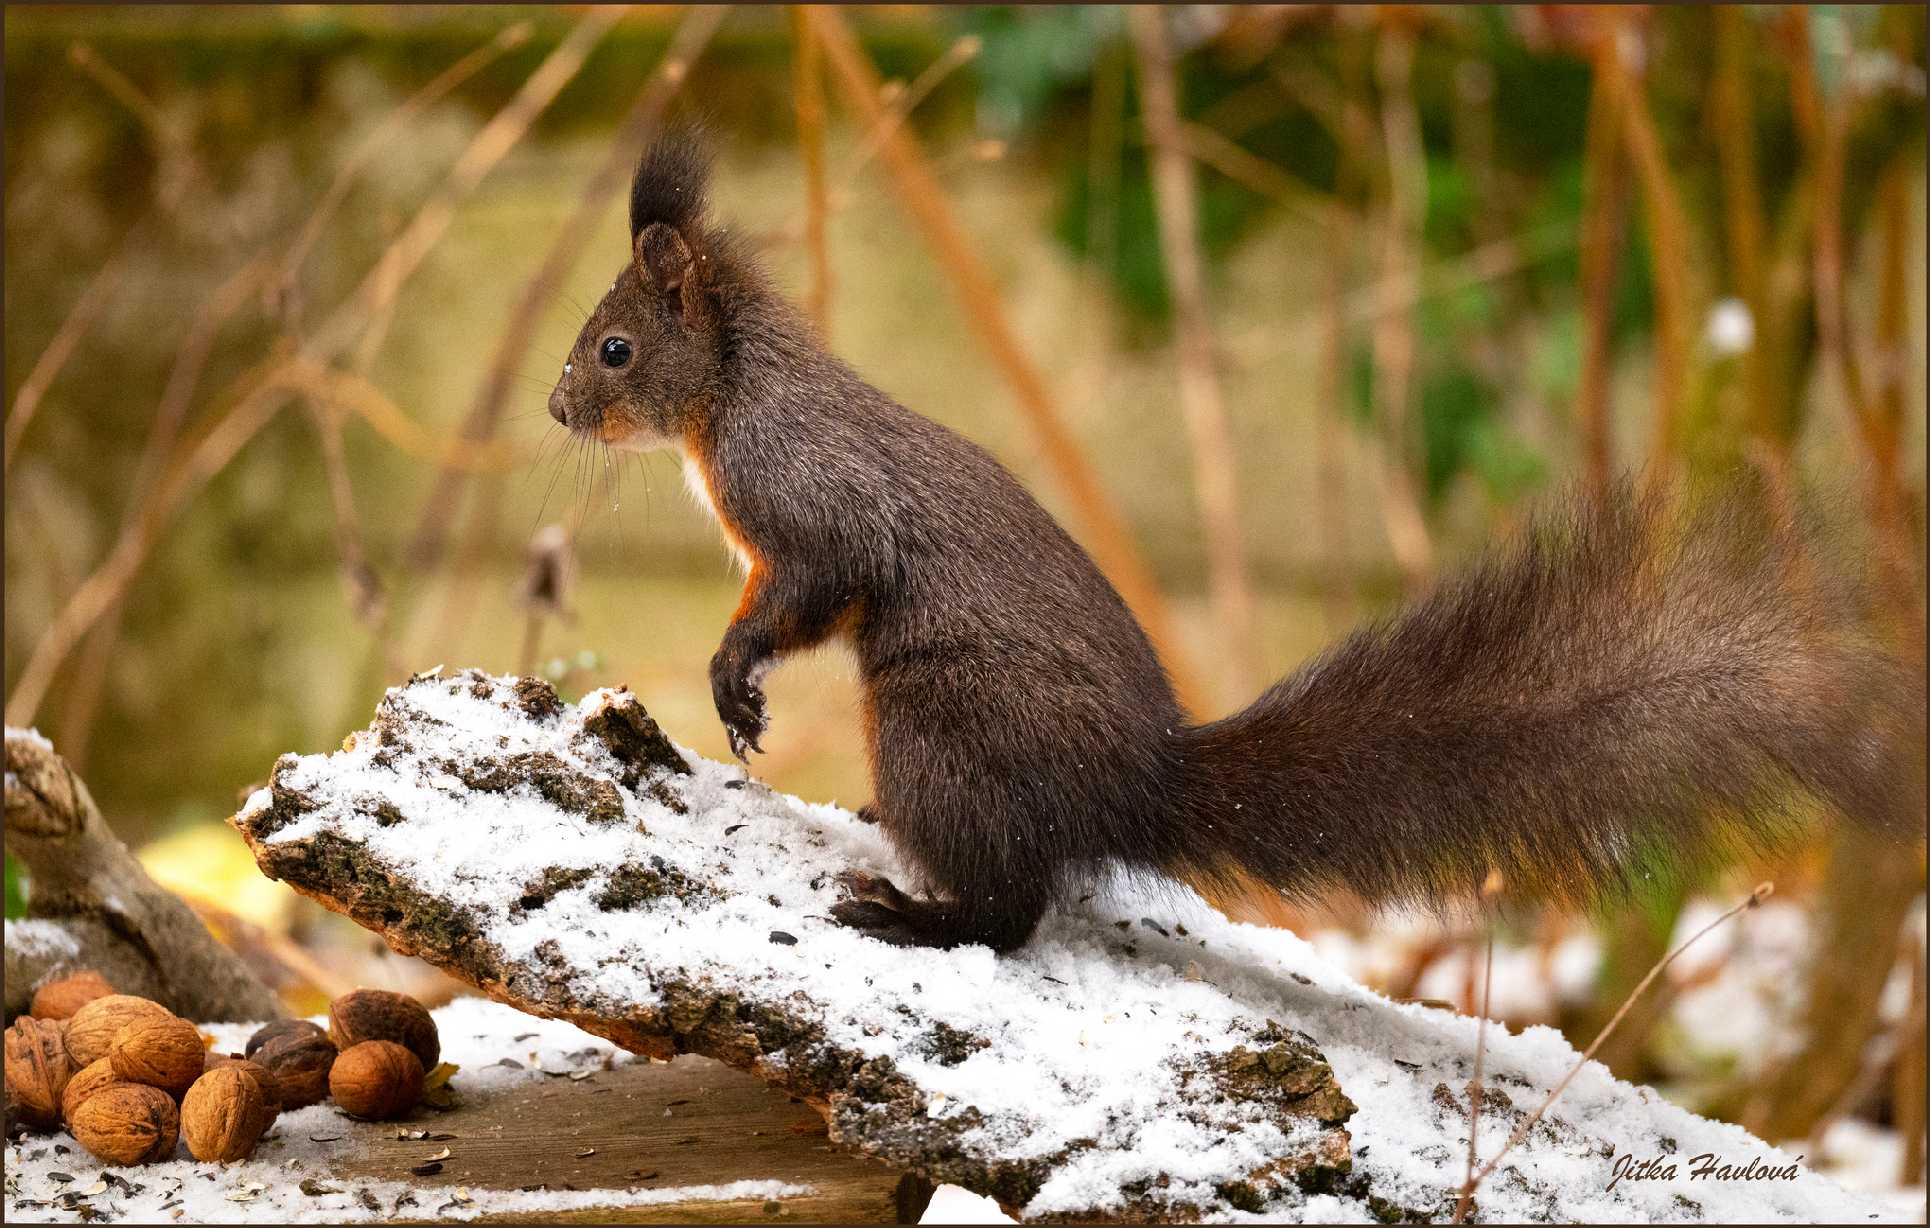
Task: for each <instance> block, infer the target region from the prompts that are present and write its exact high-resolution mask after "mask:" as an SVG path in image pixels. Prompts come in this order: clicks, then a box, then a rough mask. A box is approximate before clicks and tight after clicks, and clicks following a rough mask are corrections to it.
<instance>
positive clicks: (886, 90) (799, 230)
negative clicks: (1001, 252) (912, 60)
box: [757, 5, 1005, 245]
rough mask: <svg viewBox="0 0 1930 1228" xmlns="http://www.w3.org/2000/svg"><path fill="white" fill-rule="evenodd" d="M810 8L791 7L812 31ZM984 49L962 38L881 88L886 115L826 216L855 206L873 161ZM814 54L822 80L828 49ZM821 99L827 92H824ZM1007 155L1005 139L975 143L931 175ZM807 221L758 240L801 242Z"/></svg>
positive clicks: (862, 144) (870, 131)
mask: <svg viewBox="0 0 1930 1228" xmlns="http://www.w3.org/2000/svg"><path fill="white" fill-rule="evenodd" d="M806 7H808V6H806V5H792V6H791V12H792V16H793V18H794V19H795V20H796V21H798V22H799V23H801V24H802V25H803V26H804V27H805V28H807V29H808V28H809V23H808V20H807V19H806V18H805V17H804V16H803V10H804V9H805V8H806ZM982 45H983V44H982V43H981V41H980V39H979V38H978V36H977V35H975V34H967V35H963V36H961V37H960V38H958V39H957V40H956V41H954V42H953V43H952V45H951V46H950V47H947V48H946V49H945V51H944V53H943V54H942V55H940V56H939V57H938V58H937V59H936V60H933V61H932V62H931V63H930V64H927V65H926V66H925V69H924V71H923V72H921V73H919V74H918V76H917V77H916V78H915V79H913V81H912V83H911V84H910V85H904V84H903V83H902V82H899V81H896V80H893V81H886V82H884V83H883V84H882V85H880V86H879V87H878V100H879V102H880V103H881V104H883V106H884V112H883V114H882V115H881V116H880V117H879V119H878V122H876V123H875V124H872V125H871V126H870V127H869V128H867V129H866V130H865V133H864V136H863V138H862V139H861V140H860V141H859V143H858V152H857V153H856V154H855V155H854V156H853V157H852V158H851V161H850V162H849V163H847V164H846V166H845V168H844V174H843V175H842V176H840V177H839V179H838V182H837V184H836V186H834V187H831V188H829V189H827V190H826V192H825V204H824V208H825V214H826V216H827V217H829V216H835V215H837V214H839V213H842V212H844V210H846V209H848V208H849V207H850V206H851V204H852V202H853V201H854V200H855V199H856V196H855V191H856V188H857V186H858V178H859V176H861V175H863V174H864V170H865V168H866V167H867V166H870V165H871V160H872V158H874V157H876V156H877V153H878V149H879V147H880V146H882V145H883V144H884V142H885V141H886V140H887V139H888V138H889V137H890V136H891V134H892V132H893V131H895V130H896V129H897V128H898V126H899V125H901V124H903V123H904V122H905V121H906V120H907V119H909V118H911V113H912V111H914V110H916V109H917V107H918V104H919V103H921V102H923V101H925V99H926V98H928V97H930V96H931V93H932V91H933V90H935V89H937V88H938V86H939V85H940V83H942V82H943V81H944V79H945V78H946V77H948V76H950V75H951V74H952V72H953V71H954V70H956V69H958V68H960V67H962V66H964V65H966V64H969V63H970V62H971V61H972V60H973V59H975V58H976V57H977V56H978V53H979V51H980V50H981V48H982ZM812 55H813V57H814V58H815V60H816V62H817V63H818V65H819V74H820V78H821V77H822V71H823V69H822V65H823V59H824V57H823V47H822V46H821V45H820V44H818V43H816V42H813V44H812ZM821 98H822V94H820V99H821ZM1004 153H1005V143H1004V142H1003V141H996V140H986V141H975V142H973V143H972V144H971V145H970V146H969V147H967V148H966V149H964V150H962V151H960V152H959V153H957V154H955V155H954V156H953V157H952V158H950V159H948V160H947V161H945V162H941V163H934V164H933V165H932V168H931V170H932V174H933V177H934V178H939V179H942V178H944V177H945V176H946V175H948V174H950V173H951V172H952V171H953V170H955V169H957V168H958V167H959V166H961V165H965V164H969V163H972V162H986V161H992V160H995V159H996V158H999V157H1003V156H1004ZM807 223H808V219H800V220H799V221H797V222H794V223H792V224H791V225H788V226H783V227H778V228H776V229H773V230H769V231H765V232H763V233H762V234H759V235H758V236H757V241H758V242H759V243H760V244H764V245H773V244H779V243H796V242H798V241H800V240H804V239H807V238H808V237H809V236H808V234H807Z"/></svg>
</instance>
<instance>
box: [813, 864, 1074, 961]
mask: <svg viewBox="0 0 1930 1228" xmlns="http://www.w3.org/2000/svg"><path fill="white" fill-rule="evenodd" d="M838 885H839V886H841V887H843V888H844V889H845V890H846V891H847V892H849V894H848V895H847V896H846V898H844V899H843V900H840V901H839V902H838V903H837V904H836V905H835V906H833V907H832V909H831V916H832V919H833V920H835V921H837V922H838V923H839V924H840V925H848V926H850V927H851V928H853V929H857V930H863V931H864V932H865V933H867V934H870V935H871V936H872V937H873V938H877V939H879V940H880V941H883V942H888V943H891V944H892V945H893V946H900V947H958V946H966V945H968V944H971V943H983V944H984V945H986V946H988V947H991V948H992V949H993V950H994V951H1010V950H1013V949H1015V948H1017V947H1020V946H1023V945H1024V943H1025V940H1026V939H1027V938H1029V937H1031V936H1032V931H1033V929H1035V928H1036V927H1037V926H1038V924H1039V918H1040V917H1042V916H1044V915H1045V908H1046V901H1045V898H1044V897H1043V896H1040V897H1038V898H1037V899H1032V898H1029V893H1012V894H1008V895H1006V896H1005V897H1003V898H998V897H992V898H988V899H987V900H986V901H985V903H984V905H983V906H982V907H978V908H970V907H966V906H965V905H964V904H963V903H962V902H960V901H950V900H935V899H915V898H913V897H911V896H909V895H906V894H905V893H904V892H903V891H900V890H899V889H898V888H897V887H896V886H895V885H894V884H893V883H892V882H891V880H890V879H887V878H881V877H879V876H878V875H876V874H867V873H865V872H864V871H862V870H846V871H845V872H844V873H843V874H840V875H839V876H838Z"/></svg>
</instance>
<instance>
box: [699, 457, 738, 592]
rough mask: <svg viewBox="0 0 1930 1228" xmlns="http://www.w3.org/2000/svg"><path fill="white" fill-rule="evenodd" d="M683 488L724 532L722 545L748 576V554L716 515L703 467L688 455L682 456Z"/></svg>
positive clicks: (722, 520) (715, 505)
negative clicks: (728, 550)
mask: <svg viewBox="0 0 1930 1228" xmlns="http://www.w3.org/2000/svg"><path fill="white" fill-rule="evenodd" d="M684 486H685V488H686V489H688V490H689V491H690V497H691V498H693V499H695V500H696V501H697V506H699V507H701V508H703V509H704V511H706V512H708V513H709V514H710V518H711V519H712V520H714V521H716V522H717V527H718V528H720V529H722V530H723V531H724V544H725V545H727V546H729V547H730V552H731V556H732V557H733V558H735V559H736V560H737V566H738V567H740V568H741V569H743V571H744V574H745V575H749V574H750V570H751V556H750V553H749V552H748V551H746V550H745V549H744V547H743V545H742V544H741V543H739V542H738V540H737V538H736V535H734V534H733V533H732V532H731V531H730V528H729V526H727V525H725V523H724V519H723V517H721V516H719V515H718V514H717V502H716V500H714V499H713V498H711V494H710V482H709V480H708V479H707V478H705V477H704V469H703V466H702V465H699V464H698V463H697V459H696V458H695V457H693V456H691V455H689V454H688V453H685V455H684Z"/></svg>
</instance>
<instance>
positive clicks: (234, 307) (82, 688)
mask: <svg viewBox="0 0 1930 1228" xmlns="http://www.w3.org/2000/svg"><path fill="white" fill-rule="evenodd" d="M266 268H267V266H266V264H265V262H264V261H263V260H262V259H260V258H257V259H255V260H252V261H250V262H249V263H247V264H245V265H243V266H242V267H241V268H240V269H238V270H236V271H235V272H234V273H233V274H232V275H231V276H230V277H229V278H228V280H227V281H225V282H223V283H222V284H221V285H220V286H218V287H216V289H215V291H214V293H213V294H212V295H210V296H209V297H208V299H207V301H205V302H204V303H202V305H201V309H200V310H199V311H197V312H196V313H195V317H194V323H193V324H191V325H190V326H189V327H188V335H187V336H186V337H184V338H183V339H182V341H181V346H180V348H179V349H178V350H176V351H175V356H174V365H173V367H171V368H170V369H169V371H168V380H167V383H166V384H165V385H163V386H162V389H161V399H160V401H159V402H158V403H157V404H156V406H155V410H154V423H153V425H152V426H151V427H150V428H149V429H148V435H147V441H146V442H145V443H144V444H143V445H142V447H141V459H140V462H139V463H138V465H137V466H136V468H135V471H134V480H133V482H132V483H131V484H130V485H129V487H128V493H127V502H126V503H125V504H124V505H123V506H122V509H121V522H120V525H119V527H118V528H117V529H116V532H115V535H116V538H117V539H118V538H120V537H124V536H126V535H127V534H129V533H131V532H133V531H134V527H135V524H136V522H137V521H138V520H139V519H140V517H141V515H142V511H143V506H144V504H145V503H146V501H147V498H148V494H149V492H150V491H152V490H153V488H154V484H155V483H156V482H158V481H159V480H160V478H161V474H162V473H163V472H164V471H165V470H166V467H167V463H168V460H169V458H170V457H172V456H173V453H174V445H175V441H176V440H177V439H178V438H179V436H180V433H181V427H182V425H183V423H185V422H186V420H187V416H188V406H189V404H190V403H191V402H192V401H193V399H194V391H195V388H196V387H197V386H198V385H199V384H200V382H201V373H202V372H203V371H204V370H206V368H207V365H208V360H209V358H210V357H211V356H212V355H213V353H214V343H215V340H216V339H217V338H218V337H219V336H220V334H221V329H222V327H223V326H224V325H225V324H226V323H227V321H228V319H229V317H230V316H232V315H233V314H234V313H235V312H236V311H238V310H240V309H241V307H242V306H243V305H244V304H245V303H246V302H247V301H248V299H249V297H250V296H251V295H253V294H254V293H255V291H256V289H257V288H258V287H259V286H260V284H261V281H262V277H263V274H264V273H265V272H266ZM122 608H123V607H122V605H121V603H120V602H118V601H116V602H115V603H114V604H113V605H112V606H110V607H109V608H108V609H107V611H106V612H105V613H103V614H102V615H101V618H100V621H99V622H98V623H97V624H96V625H95V627H94V629H93V630H92V632H90V633H89V634H88V636H87V642H86V644H85V645H84V646H83V647H82V649H81V655H80V659H79V660H78V661H77V662H75V665H74V673H73V678H72V680H71V681H70V682H69V684H68V686H67V688H66V690H65V691H64V692H63V693H62V696H61V705H60V735H61V745H62V746H64V747H66V748H67V761H68V762H69V763H71V764H73V766H74V770H75V771H84V770H85V767H86V762H87V748H88V746H89V744H90V743H91V742H92V740H93V730H94V716H95V713H96V712H97V710H98V707H99V703H100V696H101V690H102V687H103V686H104V685H105V684H106V680H107V668H108V664H109V663H110V662H111V661H112V660H113V657H114V650H115V648H116V646H117V645H118V643H119V641H120V629H121V612H122Z"/></svg>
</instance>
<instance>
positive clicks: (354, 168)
mask: <svg viewBox="0 0 1930 1228" xmlns="http://www.w3.org/2000/svg"><path fill="white" fill-rule="evenodd" d="M529 35H530V24H529V23H528V22H527V21H519V22H517V23H515V24H514V25H510V26H505V27H504V28H503V29H502V30H501V31H500V32H499V33H498V34H497V35H496V37H494V38H492V39H491V40H489V42H487V43H485V44H484V45H483V46H481V47H478V48H476V49H475V50H474V51H471V52H470V53H469V54H468V55H465V56H463V57H462V58H461V59H459V60H457V61H456V62H455V63H454V64H451V65H450V66H449V67H447V68H445V69H443V70H442V71H441V72H440V73H438V74H437V75H436V76H435V78H434V79H432V80H431V81H430V82H429V83H428V84H427V85H425V86H423V87H422V88H421V89H419V90H417V91H416V92H415V93H414V94H413V95H411V96H410V97H409V98H407V99H405V100H404V101H403V103H402V105H400V106H398V107H396V108H395V109H394V110H393V111H390V112H389V113H388V114H387V115H386V116H384V117H383V119H382V122H381V123H379V124H377V125H376V126H375V128H374V130H372V131H371V132H370V133H369V134H368V135H367V136H366V137H364V138H363V139H362V143H361V144H359V145H357V146H356V147H355V150H354V152H352V153H350V154H349V156H348V157H347V158H346V159H344V160H343V162H342V165H341V166H340V167H338V168H337V169H336V171H335V178H334V179H332V180H331V181H330V182H329V185H328V190H327V191H325V192H323V193H322V199H321V201H320V202H319V203H317V204H316V206H315V208H314V211H313V212H311V213H310V214H309V215H308V221H307V222H305V223H304V224H303V225H302V229H301V233H300V234H298V235H297V236H296V237H295V241H294V242H293V243H291V244H290V245H289V247H288V254H287V255H286V256H284V257H283V258H282V262H281V268H280V271H279V272H278V274H277V276H276V282H275V284H276V288H277V290H279V291H280V292H281V293H282V294H283V295H284V296H286V295H287V294H288V293H289V292H290V291H291V290H292V288H293V286H294V283H295V280H296V279H297V278H298V277H299V276H300V275H301V269H302V262H303V261H304V260H306V259H307V257H308V253H309V249H311V248H312V247H314V246H315V243H316V241H317V240H318V239H320V238H321V236H322V231H323V230H325V229H326V228H327V227H328V224H329V222H331V221H332V220H334V217H335V213H336V210H338V209H340V208H341V206H342V202H343V201H344V200H346V199H348V193H349V189H350V188H352V187H354V186H355V181H356V179H357V178H359V177H360V175H361V173H362V171H363V170H364V169H365V168H366V167H367V166H368V164H369V161H370V160H371V159H372V158H374V157H375V155H376V154H377V153H378V152H380V151H381V149H382V147H383V146H384V145H387V144H388V143H389V142H390V141H391V140H393V139H395V137H396V136H397V135H398V134H399V133H401V132H402V130H403V129H404V128H405V127H407V125H408V124H410V123H411V122H413V121H414V120H415V119H416V118H417V117H418V116H420V115H421V114H422V113H423V112H424V111H426V110H428V109H429V108H430V107H432V106H434V105H435V104H436V103H437V102H439V101H440V100H441V99H442V98H443V97H444V96H446V95H447V94H449V93H450V92H451V91H453V90H454V89H455V88H456V87H457V86H459V85H461V84H462V83H463V82H465V81H467V80H469V78H471V77H473V76H475V75H476V74H477V73H479V72H481V71H482V70H483V69H484V68H487V67H488V66H489V65H490V64H492V63H494V62H495V61H496V59H497V58H498V57H500V56H501V55H503V54H504V53H505V52H508V51H511V50H513V49H515V48H517V47H520V46H522V45H523V44H524V43H525V42H528V41H529Z"/></svg>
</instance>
